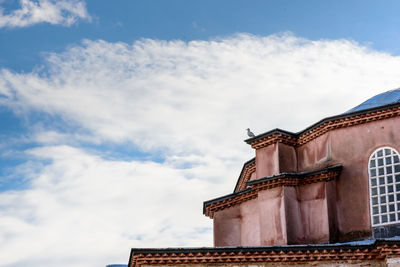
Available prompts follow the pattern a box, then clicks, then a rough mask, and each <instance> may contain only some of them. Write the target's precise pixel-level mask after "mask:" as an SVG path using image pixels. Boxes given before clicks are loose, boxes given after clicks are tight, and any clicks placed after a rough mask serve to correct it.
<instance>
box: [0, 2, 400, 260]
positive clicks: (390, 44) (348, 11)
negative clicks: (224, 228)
mask: <svg viewBox="0 0 400 267" xmlns="http://www.w3.org/2000/svg"><path fill="white" fill-rule="evenodd" d="M399 11H400V3H399V2H398V1H385V2H384V5H383V4H379V2H378V1H356V0H355V1H351V2H350V1H347V0H346V1H318V0H316V1H313V0H310V1H297V0H294V1H293V0H290V1H289V0H280V1H257V0H253V1H247V0H246V1H245V0H233V1H232V0H220V1H214V0H203V1H185V0H180V1H178V0H170V1H165V0H159V1H155V0H147V1H130V0H121V1H99V0H86V1H85V0H57V1H56V0H0V123H1V127H0V266H5V267H16V266H33V267H39V266H40V267H43V266H58V267H64V266H65V267H66V266H82V267H92V266H93V267H97V266H105V265H107V264H110V263H125V264H126V263H127V262H128V257H129V252H130V248H132V247H172V246H175V247H176V246H191V247H193V246H212V221H211V220H210V219H209V218H206V217H205V216H203V215H202V202H203V201H204V200H208V199H211V198H214V197H217V196H221V195H224V194H228V193H231V192H232V190H233V188H234V186H235V183H236V179H237V178H238V175H239V173H240V170H241V168H242V166H243V163H244V162H245V161H247V160H249V159H251V158H252V157H253V156H254V151H253V150H252V149H251V148H250V147H249V146H248V145H246V144H245V143H244V142H243V140H244V139H246V132H245V129H246V128H248V127H250V128H251V129H252V130H253V132H255V133H256V134H259V133H262V132H265V131H268V130H270V129H272V128H277V127H279V128H282V129H285V130H289V131H294V132H296V131H299V130H302V129H303V128H305V127H307V126H309V125H310V124H312V123H314V122H316V121H318V120H320V119H322V118H324V117H327V116H332V115H336V114H340V113H343V112H345V111H346V110H348V109H350V108H352V107H354V106H356V105H358V104H359V103H361V102H363V101H364V100H366V99H368V98H369V97H372V96H373V95H375V94H378V93H380V92H384V91H387V90H391V89H394V88H398V87H400V57H399V55H400V46H399V43H400V16H399V15H398V14H399Z"/></svg>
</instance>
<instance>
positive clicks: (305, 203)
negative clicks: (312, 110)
mask: <svg viewBox="0 0 400 267" xmlns="http://www.w3.org/2000/svg"><path fill="white" fill-rule="evenodd" d="M398 133H400V118H391V119H386V120H382V121H375V122H369V123H365V124H361V125H357V126H352V127H347V128H342V129H337V130H332V131H330V132H327V133H325V134H323V135H322V136H319V137H317V138H316V139H314V140H312V141H310V142H308V143H306V144H305V145H303V146H300V147H298V148H296V149H295V148H294V147H290V146H288V145H284V144H273V145H269V146H267V147H264V148H261V149H258V150H256V173H255V174H253V175H252V177H251V179H258V178H262V177H265V176H271V175H274V174H278V173H280V172H295V171H298V172H304V171H312V170H318V169H321V168H324V167H327V166H332V165H335V164H342V165H343V170H342V172H341V175H340V177H339V178H338V179H337V180H335V181H330V182H319V183H314V184H308V185H304V186H300V187H297V188H296V187H293V188H292V187H286V188H285V187H279V188H273V189H268V190H264V191H261V192H259V195H258V198H257V199H254V200H251V201H248V202H244V203H242V204H240V205H238V206H237V207H235V208H230V209H227V210H222V211H219V212H216V213H215V215H214V216H215V217H214V238H215V245H216V246H225V245H230V246H232V245H278V244H288V243H289V244H299V243H321V242H328V241H345V240H347V239H355V238H363V237H368V236H370V235H371V223H370V211H369V188H368V186H369V184H368V179H369V177H368V159H369V157H370V155H371V154H372V153H373V151H375V149H377V148H379V147H382V146H391V147H393V148H395V149H396V150H397V151H400V134H398Z"/></svg>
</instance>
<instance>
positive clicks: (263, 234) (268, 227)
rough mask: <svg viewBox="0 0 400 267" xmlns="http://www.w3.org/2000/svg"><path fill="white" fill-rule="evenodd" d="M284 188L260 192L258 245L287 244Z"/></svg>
mask: <svg viewBox="0 0 400 267" xmlns="http://www.w3.org/2000/svg"><path fill="white" fill-rule="evenodd" d="M283 197H284V188H283V187H277V188H272V189H270V190H265V191H261V192H259V195H258V203H259V206H260V220H259V222H254V223H255V224H257V223H259V224H260V241H261V242H260V243H259V244H257V245H284V244H287V232H286V219H285V216H284V215H285V202H284V198H283Z"/></svg>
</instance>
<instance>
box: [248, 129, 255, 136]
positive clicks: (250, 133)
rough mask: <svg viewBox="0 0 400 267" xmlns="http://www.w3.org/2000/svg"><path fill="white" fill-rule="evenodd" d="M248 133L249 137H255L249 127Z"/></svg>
mask: <svg viewBox="0 0 400 267" xmlns="http://www.w3.org/2000/svg"><path fill="white" fill-rule="evenodd" d="M247 135H248V136H249V137H255V134H253V132H252V131H250V129H249V128H247Z"/></svg>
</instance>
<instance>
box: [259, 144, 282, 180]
mask: <svg viewBox="0 0 400 267" xmlns="http://www.w3.org/2000/svg"><path fill="white" fill-rule="evenodd" d="M278 173H279V153H278V144H273V145H269V146H267V147H263V148H260V149H257V150H256V178H257V179H258V178H262V177H265V176H271V175H274V174H278Z"/></svg>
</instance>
